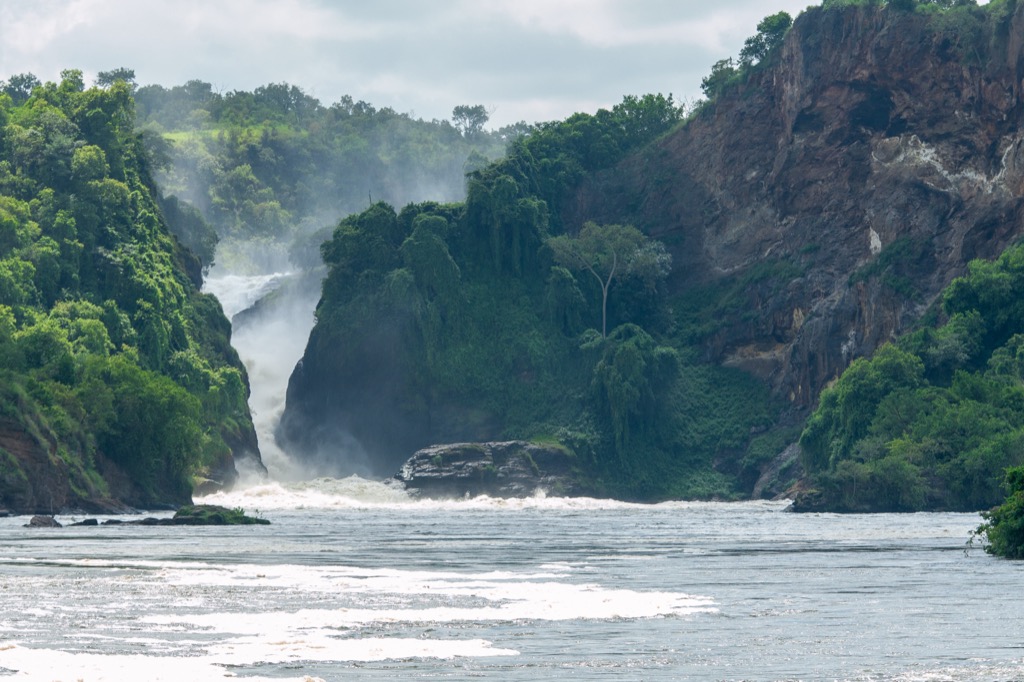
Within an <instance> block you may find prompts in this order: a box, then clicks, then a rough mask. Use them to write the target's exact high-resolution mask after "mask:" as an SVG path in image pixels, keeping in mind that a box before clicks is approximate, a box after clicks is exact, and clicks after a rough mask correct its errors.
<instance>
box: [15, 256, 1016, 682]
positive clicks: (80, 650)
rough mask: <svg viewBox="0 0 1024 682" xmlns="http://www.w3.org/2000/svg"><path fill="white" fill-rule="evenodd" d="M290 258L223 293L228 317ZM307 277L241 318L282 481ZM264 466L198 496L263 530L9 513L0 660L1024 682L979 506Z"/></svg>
mask: <svg viewBox="0 0 1024 682" xmlns="http://www.w3.org/2000/svg"><path fill="white" fill-rule="evenodd" d="M288 277H289V275H287V274H270V275H262V276H256V277H236V276H232V275H222V276H215V277H211V278H209V279H208V280H207V290H208V291H212V292H213V293H215V294H216V295H217V296H218V298H219V299H220V300H221V302H222V304H223V306H224V309H225V312H226V313H227V314H228V315H229V316H234V315H236V314H237V313H239V312H241V311H242V310H245V309H247V308H249V307H250V306H252V305H253V303H254V302H255V301H257V300H259V299H260V298H262V297H264V296H265V295H266V294H267V293H268V292H270V291H273V290H275V289H278V288H279V287H280V286H281V285H282V283H283V282H285V281H286V280H287V278H288ZM288 292H293V293H287V295H285V296H280V295H279V296H277V297H276V298H275V299H274V300H275V301H276V308H275V307H274V306H265V307H264V309H263V310H262V311H261V312H259V313H258V314H256V315H250V316H249V318H248V319H247V320H246V322H245V324H240V325H236V329H235V333H234V338H233V343H234V345H235V347H236V348H237V349H238V351H239V354H240V356H241V357H242V359H243V361H244V362H245V363H246V366H247V368H248V371H249V377H250V380H251V382H252V386H253V395H252V399H251V401H250V405H251V407H252V410H253V415H254V423H255V425H256V430H257V434H258V435H259V439H260V446H261V451H262V452H263V459H264V462H265V463H266V465H267V467H268V469H269V470H270V473H271V477H272V479H273V480H279V481H283V480H295V479H302V478H305V477H307V476H308V473H309V472H304V471H301V470H299V469H298V468H296V467H295V466H294V465H293V464H292V463H291V461H290V460H289V458H288V457H287V456H286V455H285V453H283V452H281V451H280V450H279V449H278V448H276V447H275V445H274V443H273V427H274V425H275V424H276V422H277V420H278V418H279V415H280V413H281V410H282V409H283V397H284V394H285V388H286V386H287V379H288V374H289V373H290V371H291V368H292V367H293V366H294V364H295V361H296V360H297V359H298V358H299V356H300V355H301V353H302V348H303V345H304V343H305V339H306V338H307V336H308V332H309V329H310V328H311V327H312V323H313V307H314V306H315V303H316V291H312V292H310V291H306V290H302V289H301V288H300V289H298V290H295V289H294V288H292V289H288ZM242 473H243V474H245V473H246V472H245V471H243V472H242ZM249 473H250V477H249V478H250V483H252V482H257V484H255V485H250V486H249V487H247V488H244V489H242V490H240V491H237V492H233V493H228V494H218V495H214V496H211V497H210V498H207V499H205V500H199V501H201V502H210V503H214V504H223V505H226V506H230V507H236V506H237V507H242V508H244V509H246V510H247V511H249V512H250V513H258V514H262V515H263V516H264V517H265V518H267V519H268V520H270V521H271V525H269V526H246V527H206V528H204V527H198V528H196V527H187V528H182V527H165V526H160V527H155V526H154V527H149V526H117V525H106V526H104V525H100V526H96V527H67V526H65V527H64V528H59V529H30V528H25V527H23V526H24V524H25V522H26V519H25V518H23V517H22V518H18V517H14V518H4V519H0V680H6V679H11V680H20V679H31V680H47V681H48V680H63V681H66V682H73V681H76V680H82V681H83V682H96V681H99V680H116V681H119V682H120V681H128V680H130V681H132V682H144V681H152V680H167V681H174V682H182V681H188V682H204V681H207V680H223V679H225V678H237V679H246V680H316V679H322V680H339V679H346V680H347V679H353V680H359V679H366V680H384V679H402V680H406V679H426V680H431V679H435V680H477V679H491V680H522V681H530V682H533V681H535V680H543V679H568V680H610V679H616V680H620V679H621V680H906V681H919V682H939V681H946V680H950V681H957V682H959V681H967V680H972V681H973V680H986V681H988V680H1024V627H1022V626H1021V625H1020V618H1021V614H1022V613H1024V590H1022V589H1021V586H1022V584H1024V563H1013V562H1009V561H1003V560H999V559H994V558H992V557H990V556H988V555H986V554H984V553H983V552H982V551H981V550H979V549H973V550H970V551H966V547H965V542H966V541H967V540H968V538H969V534H970V531H971V530H972V529H974V528H975V527H977V525H978V523H979V521H980V519H979V517H978V516H977V515H975V514H910V515H886V514H880V515H868V516H857V515H850V516H835V515H824V514H822V515H797V514H791V513H789V512H787V511H786V510H785V508H786V503H784V502H748V503H733V504H724V503H690V502H674V503H665V504H659V505H634V504H626V503H620V502H613V501H607V500H591V499H558V498H547V497H544V496H543V495H541V496H537V497H534V498H530V499H526V500H495V499H488V498H478V499H472V500H458V501H450V502H428V501H416V500H412V499H410V498H409V497H407V496H406V494H405V493H404V492H402V491H398V490H395V489H393V488H389V487H387V486H386V485H384V484H382V483H377V482H372V481H366V480H363V479H360V478H356V477H352V478H347V479H342V480H336V479H316V480H312V481H306V482H302V481H298V482H292V483H265V482H264V483H258V481H257V478H258V477H257V476H256V472H249ZM121 518H127V517H121ZM58 519H59V520H60V521H61V522H62V523H65V524H69V523H71V522H74V521H76V520H81V517H69V516H61V517H58ZM100 520H101V521H102V520H105V519H103V518H101V519H100Z"/></svg>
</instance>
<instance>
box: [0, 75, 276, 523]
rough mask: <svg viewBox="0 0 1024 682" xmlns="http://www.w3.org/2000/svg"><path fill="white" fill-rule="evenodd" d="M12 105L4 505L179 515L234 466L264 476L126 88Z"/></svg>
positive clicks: (224, 335)
mask: <svg viewBox="0 0 1024 682" xmlns="http://www.w3.org/2000/svg"><path fill="white" fill-rule="evenodd" d="M8 85H13V84H8ZM6 89H7V90H8V91H9V92H12V93H13V94H14V98H13V99H12V97H11V96H10V95H8V94H0V358H2V362H0V507H4V508H7V509H9V510H11V511H16V512H23V513H28V512H40V513H53V512H56V511H61V510H68V509H95V510H106V509H117V508H121V507H123V506H124V505H131V506H136V507H154V506H176V505H179V504H182V503H184V502H188V501H189V500H190V499H191V493H192V489H193V485H194V483H196V482H198V481H199V479H201V478H206V479H208V482H209V483H208V484H209V485H214V486H223V485H227V484H230V483H231V482H232V481H233V480H234V478H235V477H236V476H237V474H236V470H235V461H236V460H237V459H241V458H245V459H249V460H250V461H251V462H252V464H253V465H254V466H255V467H257V468H259V467H261V464H260V460H259V452H258V449H257V446H256V439H255V433H254V431H253V427H252V422H251V419H250V415H249V410H248V406H247V404H246V399H247V396H248V385H247V379H246V374H245V370H244V368H243V367H242V366H241V363H239V361H238V358H237V356H236V354H235V352H234V350H233V349H232V348H231V345H230V325H229V323H228V321H227V320H226V319H225V318H224V315H223V313H222V312H221V308H220V305H219V304H218V303H217V301H216V300H215V299H214V298H213V297H211V296H208V295H203V294H200V293H199V292H198V287H199V285H200V284H201V282H200V279H199V278H200V270H201V268H200V265H199V263H198V261H197V260H196V258H195V256H194V255H192V254H191V253H190V252H188V251H187V250H185V249H183V248H182V247H181V246H180V245H179V244H178V243H177V242H176V241H175V239H174V238H173V237H172V236H171V235H170V232H169V231H168V228H167V226H166V224H165V222H164V219H163V212H162V211H161V208H160V206H159V205H158V204H157V201H156V197H157V191H156V189H155V186H154V184H153V180H152V177H151V175H150V166H151V160H150V157H149V155H148V153H147V151H146V150H145V148H144V146H143V144H142V141H141V139H140V136H139V135H138V134H137V132H136V131H135V129H134V119H135V116H134V109H133V100H132V98H131V95H130V91H129V87H128V85H127V84H126V83H124V82H123V81H119V82H115V83H112V84H110V85H109V86H107V87H103V88H99V87H93V88H88V89H87V88H86V87H85V85H84V83H83V79H82V74H81V72H80V71H74V70H70V71H65V72H63V74H62V81H61V82H60V83H46V84H36V87H31V88H29V87H26V88H23V89H19V88H17V87H9V88H6Z"/></svg>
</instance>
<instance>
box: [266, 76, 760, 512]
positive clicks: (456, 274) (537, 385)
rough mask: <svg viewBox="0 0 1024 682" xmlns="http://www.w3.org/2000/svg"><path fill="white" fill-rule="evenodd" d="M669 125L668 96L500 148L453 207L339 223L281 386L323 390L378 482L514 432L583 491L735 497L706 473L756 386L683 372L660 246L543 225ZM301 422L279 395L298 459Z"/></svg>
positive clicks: (623, 233) (614, 229) (734, 435)
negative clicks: (415, 455) (368, 456)
mask: <svg viewBox="0 0 1024 682" xmlns="http://www.w3.org/2000/svg"><path fill="white" fill-rule="evenodd" d="M681 117H682V112H681V110H680V108H679V107H677V106H676V105H675V104H674V103H673V101H672V98H671V97H663V96H660V95H658V96H655V95H648V96H645V97H627V98H626V99H625V100H624V101H623V102H622V103H621V104H619V105H617V106H615V107H613V108H612V109H610V110H601V111H599V112H597V113H596V114H593V115H589V114H577V115H575V116H573V117H570V118H569V119H568V120H566V121H564V122H558V123H551V124H545V125H541V126H539V127H538V128H537V129H536V130H535V131H533V132H531V133H530V134H528V135H526V136H524V137H522V138H520V139H518V140H516V141H515V142H513V143H512V145H511V146H510V148H509V154H508V156H507V158H505V159H503V160H501V161H498V162H496V163H494V164H492V165H489V166H487V167H485V168H483V169H481V170H479V171H477V172H475V173H473V174H471V176H470V180H469V189H468V198H467V199H466V201H465V203H462V204H436V203H427V204H418V205H410V206H407V207H406V208H404V209H403V210H401V211H400V212H397V213H396V212H395V211H394V210H393V209H392V208H391V207H390V206H388V205H386V204H383V203H378V204H376V205H374V206H372V207H371V208H369V209H368V210H366V211H364V212H363V213H361V214H359V215H356V216H352V217H350V218H348V219H345V220H343V221H342V222H341V223H340V225H339V226H338V227H337V228H336V229H335V231H334V234H333V237H332V239H331V240H330V241H329V242H327V243H326V244H325V245H324V247H323V258H324V262H325V263H326V264H327V265H328V267H329V274H328V277H327V280H326V281H325V284H324V290H323V298H322V300H321V302H320V305H319V307H318V311H317V316H318V322H317V327H316V329H315V330H314V332H313V335H312V338H311V340H310V346H309V349H308V350H307V354H306V356H305V358H304V361H303V363H304V364H303V370H302V373H303V374H304V376H305V378H302V376H300V377H299V379H298V380H299V382H300V383H304V386H303V388H302V389H297V387H296V386H295V385H293V386H292V389H290V391H296V392H297V393H302V392H306V394H307V395H309V396H312V395H321V394H324V392H328V393H330V396H331V398H330V401H329V402H330V403H331V404H332V405H333V406H334V407H335V408H336V409H337V410H338V411H339V412H340V413H341V414H340V417H338V416H337V415H335V416H334V417H331V418H330V419H325V421H329V422H332V423H340V424H341V425H342V426H343V427H344V428H346V429H347V430H348V431H349V432H351V433H352V434H353V435H355V436H356V438H357V439H358V440H359V441H360V442H361V443H362V445H363V446H364V447H366V448H367V449H368V450H370V451H372V452H375V453H380V454H381V459H380V460H379V461H377V462H376V465H377V466H378V469H377V473H380V474H390V473H393V472H394V471H395V470H396V469H397V466H398V464H399V463H400V462H401V461H402V460H404V458H405V457H407V456H408V454H409V453H410V452H411V451H412V450H413V449H415V448H416V447H422V446H425V445H427V444H430V443H434V442H453V441H457V440H463V439H493V438H526V439H534V440H544V441H552V440H557V441H559V442H561V443H562V444H564V445H566V446H567V447H569V448H570V449H572V450H573V451H574V452H575V453H576V454H577V457H578V461H579V466H580V469H581V472H582V473H583V475H584V476H585V477H587V479H588V482H589V484H590V485H591V486H592V488H593V489H595V491H597V492H601V493H606V494H612V495H617V496H621V497H632V498H644V499H656V498H663V497H673V496H675V497H701V496H713V495H719V496H731V495H735V494H736V493H737V490H736V488H735V487H734V481H733V480H732V479H731V478H729V477H727V476H724V475H721V474H717V473H715V472H714V471H713V469H712V466H711V463H712V460H713V459H714V458H715V457H716V456H718V455H721V454H722V453H725V452H731V453H733V454H736V455H742V453H743V450H744V448H745V447H746V446H747V445H748V440H749V434H750V430H751V428H752V427H755V428H756V427H762V426H764V425H765V424H766V423H767V422H768V421H769V419H770V417H771V416H772V415H770V414H769V410H768V408H767V405H768V404H769V402H770V401H769V400H768V396H767V391H766V390H765V389H764V388H763V387H762V386H760V384H758V382H756V381H755V380H753V379H750V378H748V377H746V376H745V375H743V374H742V373H740V372H734V371H730V370H727V369H723V368H720V367H715V366H712V365H707V364H702V363H700V362H697V361H696V358H697V357H699V353H698V352H697V350H696V349H695V348H694V346H692V345H690V341H689V337H686V336H684V335H683V334H681V333H680V330H679V329H677V326H676V325H675V322H674V316H673V312H672V302H671V301H670V300H669V298H668V296H667V293H666V290H665V286H664V278H665V275H666V274H667V272H668V268H669V267H670V259H669V258H668V255H667V253H666V252H665V250H664V249H663V247H662V246H661V245H660V244H658V243H657V242H656V241H653V240H650V239H648V238H645V237H644V236H643V235H641V234H640V233H639V232H638V231H637V230H635V229H634V228H632V227H629V226H619V225H594V224H588V225H586V226H583V228H582V229H579V228H576V227H575V226H569V225H563V224H562V219H561V217H560V216H561V214H562V211H561V208H562V203H563V202H564V201H565V200H566V198H567V196H568V194H569V190H571V189H572V188H573V187H574V186H575V184H576V183H577V182H579V180H580V178H582V177H583V176H584V175H585V174H587V173H592V172H595V171H597V170H600V169H602V168H607V167H609V166H611V165H613V164H614V163H616V162H617V161H619V160H620V159H622V158H623V157H624V156H625V155H626V154H628V153H630V152H631V151H634V150H637V149H638V148H640V147H642V146H644V145H646V144H648V143H649V142H650V141H652V140H653V139H655V138H656V137H658V136H660V135H662V134H664V133H665V132H667V131H669V130H671V129H672V128H673V127H674V126H676V125H678V124H679V123H680V120H681ZM310 400H311V401H312V400H315V399H313V398H310ZM305 408H309V409H311V410H315V409H316V408H315V406H312V405H305ZM302 409H304V407H303V406H298V405H297V404H296V403H294V402H292V398H291V392H290V405H289V410H290V416H289V417H286V420H285V422H284V425H283V428H282V434H281V435H282V436H284V437H285V438H286V439H287V440H289V441H291V442H292V444H293V445H295V446H296V447H299V448H302V447H305V448H306V449H307V451H313V450H315V449H316V444H311V443H310V442H309V434H310V432H311V429H309V428H308V424H307V423H306V422H304V421H303V420H301V419H299V418H298V417H297V412H299V411H301V410H302ZM321 416H323V417H326V415H321ZM335 419H336V420H337V421H336V422H335V421H333V420H335Z"/></svg>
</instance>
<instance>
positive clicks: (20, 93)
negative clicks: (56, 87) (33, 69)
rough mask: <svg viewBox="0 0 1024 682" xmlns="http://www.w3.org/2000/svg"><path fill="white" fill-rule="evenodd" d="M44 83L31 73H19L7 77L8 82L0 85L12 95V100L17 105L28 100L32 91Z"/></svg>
mask: <svg viewBox="0 0 1024 682" xmlns="http://www.w3.org/2000/svg"><path fill="white" fill-rule="evenodd" d="M40 85H42V83H40V82H39V79H38V78H36V77H35V76H34V75H32V74H31V73H19V74H15V75H13V76H11V77H10V78H8V79H7V82H6V83H3V84H2V85H0V90H2V91H3V92H5V93H7V94H8V95H10V97H11V101H12V102H13V103H14V104H15V105H17V104H21V103H22V102H24V101H25V100H27V99H28V98H29V97H31V95H32V91H33V90H34V89H36V88H37V87H39V86H40Z"/></svg>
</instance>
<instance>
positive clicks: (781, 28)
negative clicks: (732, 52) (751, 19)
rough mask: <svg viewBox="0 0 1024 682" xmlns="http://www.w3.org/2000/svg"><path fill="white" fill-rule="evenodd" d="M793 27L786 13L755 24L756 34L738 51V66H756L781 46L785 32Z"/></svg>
mask: <svg viewBox="0 0 1024 682" xmlns="http://www.w3.org/2000/svg"><path fill="white" fill-rule="evenodd" d="M792 25H793V17H791V16H789V14H788V13H786V12H777V13H776V14H772V15H769V16H767V17H765V18H764V19H762V20H761V21H760V22H759V23H758V24H757V33H756V34H754V35H753V36H751V37H749V38H747V39H746V41H744V43H743V49H741V50H740V65H742V66H747V65H750V64H757V63H760V62H762V61H764V60H765V58H766V57H768V55H769V54H770V53H771V52H772V50H774V49H775V48H777V47H778V46H779V45H781V44H782V39H783V38H784V37H785V35H786V31H788V30H789V27H790V26H792Z"/></svg>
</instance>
